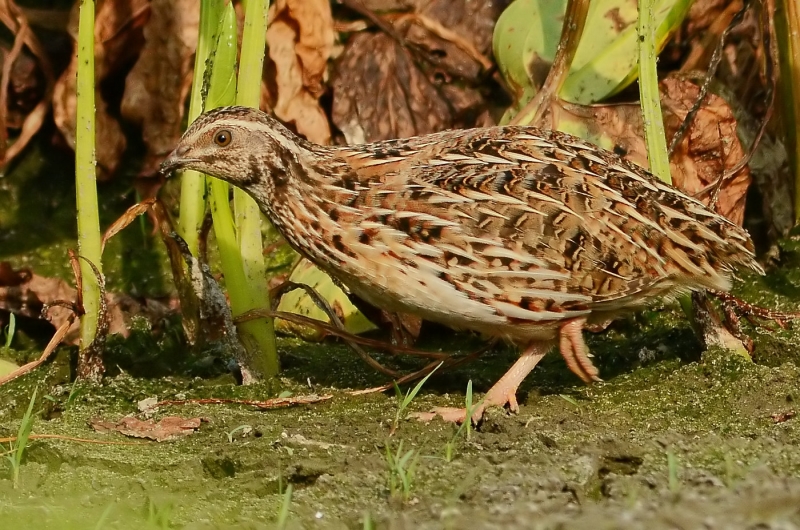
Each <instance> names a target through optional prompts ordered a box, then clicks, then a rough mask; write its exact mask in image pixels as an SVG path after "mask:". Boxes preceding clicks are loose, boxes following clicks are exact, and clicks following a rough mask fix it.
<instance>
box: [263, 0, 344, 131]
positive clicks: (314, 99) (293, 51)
mask: <svg viewBox="0 0 800 530" xmlns="http://www.w3.org/2000/svg"><path fill="white" fill-rule="evenodd" d="M269 19H270V21H271V23H270V25H269V28H268V29H267V42H268V43H269V58H270V60H271V63H272V64H271V65H270V66H271V67H272V68H274V87H275V88H274V91H275V94H273V98H274V101H273V105H272V106H273V110H274V112H275V115H276V116H277V117H278V118H280V119H281V120H283V121H284V122H286V123H289V124H293V125H294V127H295V129H296V130H297V132H298V133H300V134H301V135H303V136H305V137H306V138H308V139H309V140H311V141H312V142H316V143H319V144H327V143H329V142H330V127H329V125H328V118H327V116H326V114H325V112H324V111H323V110H322V107H321V106H320V104H319V101H318V100H319V97H320V96H321V95H322V93H323V92H324V86H323V84H322V80H323V77H324V76H325V73H326V69H327V64H328V59H329V58H330V56H331V53H332V51H333V40H334V32H333V15H332V14H331V6H330V3H329V2H328V0H279V1H278V2H276V3H275V4H274V5H273V7H272V8H271V10H270V16H269Z"/></svg>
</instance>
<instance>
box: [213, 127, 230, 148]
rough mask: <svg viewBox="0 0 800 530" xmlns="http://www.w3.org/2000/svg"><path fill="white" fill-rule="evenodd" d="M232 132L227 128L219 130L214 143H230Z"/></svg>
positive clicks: (222, 144) (223, 144) (221, 144)
mask: <svg viewBox="0 0 800 530" xmlns="http://www.w3.org/2000/svg"><path fill="white" fill-rule="evenodd" d="M231 137H232V135H231V132H230V131H229V130H227V129H223V130H221V131H217V133H216V134H215V135H214V143H216V144H217V145H218V146H220V147H225V146H226V145H228V144H229V143H231Z"/></svg>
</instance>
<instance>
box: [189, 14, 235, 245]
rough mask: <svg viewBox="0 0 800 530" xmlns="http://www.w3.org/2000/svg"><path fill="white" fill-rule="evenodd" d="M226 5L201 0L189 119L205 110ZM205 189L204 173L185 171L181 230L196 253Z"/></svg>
mask: <svg viewBox="0 0 800 530" xmlns="http://www.w3.org/2000/svg"><path fill="white" fill-rule="evenodd" d="M224 7H225V0H201V2H200V27H199V34H198V37H197V51H196V53H195V58H194V79H193V83H192V94H191V99H190V100H189V123H191V122H192V121H194V119H195V118H197V117H198V116H199V115H200V114H201V113H202V112H203V73H204V72H205V66H206V59H208V57H209V55H210V54H211V51H212V49H213V48H214V45H215V43H216V42H217V31H218V30H219V21H220V20H221V19H222V13H223V9H224ZM205 192H206V178H205V175H203V174H201V173H198V172H197V171H190V170H187V171H183V172H182V174H181V205H180V216H179V218H178V232H179V233H180V235H181V237H182V238H183V239H184V240H185V241H186V244H187V245H188V246H189V250H191V252H192V255H194V256H197V254H198V250H199V234H198V231H199V229H200V225H201V223H202V222H203V215H204V213H205V209H206V204H205Z"/></svg>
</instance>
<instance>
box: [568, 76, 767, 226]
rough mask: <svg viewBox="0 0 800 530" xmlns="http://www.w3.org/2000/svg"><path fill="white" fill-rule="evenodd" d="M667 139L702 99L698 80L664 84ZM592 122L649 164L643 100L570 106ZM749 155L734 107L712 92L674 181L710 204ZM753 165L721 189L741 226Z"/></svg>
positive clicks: (677, 160)
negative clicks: (715, 186)
mask: <svg viewBox="0 0 800 530" xmlns="http://www.w3.org/2000/svg"><path fill="white" fill-rule="evenodd" d="M659 88H660V90H661V103H662V106H663V113H664V124H665V126H666V130H667V138H668V139H669V138H672V135H673V134H675V131H676V130H677V129H678V127H680V124H681V123H682V122H683V119H684V118H685V117H686V114H687V113H688V111H689V109H690V108H691V106H692V104H693V103H694V101H695V99H696V98H697V95H698V92H699V88H698V86H697V85H696V84H694V83H692V82H690V81H687V80H682V79H677V78H667V79H665V80H664V81H662V82H661V83H660V85H659ZM564 109H565V110H564V111H558V112H567V113H569V114H572V115H573V116H575V117H576V118H578V119H579V120H580V121H581V124H582V127H586V128H587V129H588V130H589V132H590V136H595V137H598V136H601V135H603V134H604V135H607V136H608V137H610V138H612V139H613V142H614V146H615V150H616V151H617V152H619V153H621V154H623V156H624V157H625V158H627V159H628V160H630V161H631V162H634V163H635V164H638V165H640V166H642V167H645V168H646V167H649V165H648V161H647V147H646V146H645V143H644V127H643V125H642V114H641V110H640V109H639V106H638V105H596V106H592V107H578V106H573V105H565V107H564ZM743 156H744V151H743V149H742V146H741V144H740V143H739V140H738V138H737V135H736V120H735V119H734V117H733V112H732V111H731V108H730V106H729V105H728V104H727V103H726V102H725V101H724V100H723V99H722V98H721V97H719V96H716V95H713V94H709V95H708V96H707V97H706V100H705V102H704V103H703V106H702V108H701V109H700V111H699V112H698V113H697V116H696V117H695V120H694V122H693V123H692V126H691V127H689V130H688V132H687V134H686V135H685V136H684V138H683V141H682V142H681V143H680V144H679V145H678V147H677V148H676V150H675V153H674V154H673V157H672V159H671V160H670V173H671V174H672V181H673V184H674V185H675V186H676V187H678V188H680V189H682V190H684V191H685V192H687V193H688V194H689V195H695V194H697V193H699V192H701V191H703V190H706V192H705V193H701V194H700V195H699V196H698V199H700V200H702V201H703V202H704V203H706V204H708V202H709V199H710V193H709V192H708V191H709V187H710V186H711V185H713V184H715V183H716V182H717V179H719V177H721V176H722V175H723V174H724V173H725V172H726V171H727V170H729V169H731V168H733V167H734V166H735V165H736V164H737V163H738V162H739V160H741V159H742V157H743ZM750 182H751V178H750V170H749V169H748V168H747V167H745V168H743V169H742V170H741V171H740V172H739V173H737V174H736V176H734V177H733V178H731V179H729V180H726V181H725V182H724V183H723V185H722V188H721V190H720V193H719V198H718V201H717V204H716V207H715V210H716V211H717V212H718V213H720V214H722V215H724V216H726V217H727V218H729V219H730V220H731V221H733V222H735V223H737V224H739V225H741V224H742V222H743V220H744V203H745V195H746V194H747V188H748V186H749V185H750Z"/></svg>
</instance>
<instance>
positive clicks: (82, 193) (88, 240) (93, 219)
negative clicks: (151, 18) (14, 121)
mask: <svg viewBox="0 0 800 530" xmlns="http://www.w3.org/2000/svg"><path fill="white" fill-rule="evenodd" d="M94 90H95V87H94V0H81V6H80V16H79V23H78V80H77V93H78V96H77V97H78V101H77V111H76V119H75V123H76V130H75V191H76V199H77V211H78V253H79V254H80V255H81V256H83V257H84V258H86V259H87V260H89V261H91V262H92V263H93V264H94V265H95V266H96V267H97V269H98V270H100V271H101V272H102V268H101V258H100V256H101V246H100V216H99V213H98V208H97V178H96V174H95V167H96V162H95V118H94ZM80 267H81V276H82V289H83V293H82V294H83V308H84V311H85V314H84V315H83V317H82V318H81V348H86V347H88V346H89V345H90V344H91V343H92V341H93V340H94V337H95V335H96V334H97V318H98V310H99V308H100V286H99V284H98V283H97V278H96V277H95V274H94V271H93V270H92V268H91V266H89V264H88V263H86V262H85V261H84V260H80Z"/></svg>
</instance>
